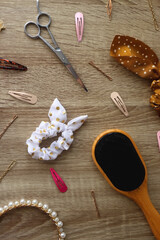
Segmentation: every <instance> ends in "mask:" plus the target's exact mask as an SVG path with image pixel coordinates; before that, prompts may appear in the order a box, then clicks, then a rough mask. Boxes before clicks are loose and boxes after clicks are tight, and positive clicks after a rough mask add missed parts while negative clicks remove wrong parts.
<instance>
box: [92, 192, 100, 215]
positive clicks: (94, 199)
mask: <svg viewBox="0 0 160 240" xmlns="http://www.w3.org/2000/svg"><path fill="white" fill-rule="evenodd" d="M91 196H92V198H93V202H94V205H95V208H96V212H97V217H98V218H100V213H99V209H98V205H97V202H96V198H95V193H94V191H93V190H92V191H91Z"/></svg>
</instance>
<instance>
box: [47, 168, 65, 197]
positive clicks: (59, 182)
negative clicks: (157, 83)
mask: <svg viewBox="0 0 160 240" xmlns="http://www.w3.org/2000/svg"><path fill="white" fill-rule="evenodd" d="M50 172H51V174H52V177H53V180H54V181H55V184H56V185H57V187H58V189H59V191H60V192H62V193H65V192H66V191H67V189H68V188H67V186H66V184H65V183H64V181H63V180H62V178H61V177H60V176H59V175H58V173H57V172H56V171H55V170H54V169H53V168H50Z"/></svg>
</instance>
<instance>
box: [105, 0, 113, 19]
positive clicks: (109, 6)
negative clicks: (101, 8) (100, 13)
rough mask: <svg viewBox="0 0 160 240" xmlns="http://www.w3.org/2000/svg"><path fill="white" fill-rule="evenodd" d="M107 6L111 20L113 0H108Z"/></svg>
mask: <svg viewBox="0 0 160 240" xmlns="http://www.w3.org/2000/svg"><path fill="white" fill-rule="evenodd" d="M106 8H107V14H108V16H109V20H110V21H111V19H112V0H108V2H107V5H106Z"/></svg>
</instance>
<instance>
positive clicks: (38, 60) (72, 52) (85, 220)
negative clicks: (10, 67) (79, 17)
mask: <svg viewBox="0 0 160 240" xmlns="http://www.w3.org/2000/svg"><path fill="white" fill-rule="evenodd" d="M105 5H106V1H104V0H103V1H102V0H81V1H78V0H41V2H40V8H41V10H42V11H46V12H48V13H49V14H50V15H51V16H52V20H53V21H52V24H51V28H50V29H51V31H52V32H53V33H54V36H55V38H56V40H57V42H58V43H59V45H60V47H61V48H62V50H63V51H64V53H65V54H66V56H67V57H68V59H69V60H70V62H71V63H72V64H73V66H74V67H75V69H76V70H77V73H79V75H80V76H81V78H82V80H83V81H84V83H85V84H86V86H87V88H88V89H89V92H88V93H86V92H85V91H84V90H83V89H81V87H80V86H79V85H78V84H77V83H76V82H75V81H74V80H73V78H72V77H71V75H70V74H69V73H68V72H67V70H66V69H65V68H64V67H63V66H62V64H61V63H60V62H59V60H58V59H57V58H56V56H55V55H54V54H53V53H52V51H50V50H49V49H48V48H47V47H46V46H45V45H44V44H43V43H42V42H41V41H40V40H32V39H29V38H28V37H26V35H25V34H24V24H25V23H26V22H27V21H28V20H34V21H35V20H36V16H37V11H36V1H35V0H34V1H33V0H23V1H22V0H1V1H0V13H1V14H0V18H1V19H2V20H3V21H4V22H5V26H6V30H4V31H2V32H0V56H1V57H4V58H7V59H10V60H14V61H16V62H18V63H21V64H24V65H26V66H27V67H28V71H27V72H17V71H7V70H0V131H1V130H2V129H3V128H4V127H5V125H6V124H7V123H8V122H9V121H10V119H12V117H13V115H14V114H18V116H19V118H18V119H17V120H16V122H15V123H14V124H13V125H12V126H11V127H10V128H9V130H8V131H7V132H6V134H5V135H4V136H3V138H2V139H1V140H0V153H1V155H0V174H2V173H3V171H4V170H5V169H6V168H7V166H8V165H9V164H10V162H11V161H12V160H17V164H16V166H15V167H14V169H13V170H12V171H10V172H9V173H8V175H7V176H6V177H5V178H4V179H3V180H2V182H1V183H0V205H2V206H3V205H4V204H5V203H7V202H8V201H11V200H17V199H21V198H25V199H27V198H29V199H34V198H36V199H38V200H40V201H42V202H44V203H48V204H49V206H50V207H51V208H52V209H55V210H56V211H57V212H58V213H59V217H60V219H62V221H63V222H64V230H65V232H66V233H67V238H66V239H69V240H92V239H93V240H120V239H123V240H128V239H132V240H139V239H141V240H152V239H155V238H154V236H153V234H152V233H151V230H150V228H149V226H148V223H147V221H146V220H145V218H144V216H143V213H142V212H141V211H140V209H139V208H138V207H137V206H136V205H135V203H133V202H132V201H131V200H129V199H127V198H125V197H124V196H122V195H120V194H118V193H117V192H115V191H114V190H113V189H112V188H111V187H110V186H109V184H108V183H107V182H106V180H105V179H104V178H103V176H102V175H101V174H100V172H99V171H98V169H97V168H96V167H95V165H94V163H93V161H92V158H91V147H92V143H93V141H94V139H95V137H96V136H97V135H98V134H100V133H101V132H102V131H104V130H107V129H109V128H120V129H122V130H124V131H126V132H128V133H129V134H130V135H131V136H132V138H133V139H134V140H135V142H136V144H137V146H138V148H139V150H140V152H141V154H142V156H143V158H144V160H145V162H146V165H147V168H148V187H149V193H150V197H151V200H152V202H153V204H154V205H155V207H156V208H157V210H159V211H160V153H159V151H158V146H157V139H156V133H157V131H158V130H160V119H159V117H158V116H157V114H156V112H155V111H153V110H152V108H151V107H150V106H149V97H150V95H151V90H150V81H148V80H144V79H141V78H139V77H137V76H136V75H134V74H132V73H130V72H129V71H127V70H126V69H124V68H123V67H122V66H120V65H119V64H118V63H116V62H115V60H114V59H112V58H111V57H110V56H109V49H110V44H111V42H112V39H113V37H114V36H115V35H116V34H125V35H129V36H133V37H137V38H138V39H140V40H142V41H145V43H146V44H148V45H149V46H151V47H152V48H153V49H154V50H155V52H156V53H157V55H158V56H159V57H160V47H159V39H160V32H156V31H155V29H154V26H153V21H152V15H151V11H150V9H149V6H148V2H147V0H144V1H139V0H129V1H128V0H121V1H118V0H114V1H113V15H112V16H113V18H112V21H111V22H110V21H109V20H108V16H107V14H106V8H105ZM153 5H154V9H155V14H156V16H157V20H158V23H159V24H160V14H159V13H160V2H159V1H158V0H153ZM77 11H82V12H83V13H84V16H85V30H84V38H83V42H82V43H78V42H77V38H76V34H75V24H74V14H75V12H77ZM47 39H48V40H49V37H48V36H47ZM89 61H94V62H95V63H96V64H97V65H98V66H99V67H100V68H101V69H103V70H104V71H105V72H106V73H108V74H109V75H110V76H111V77H112V78H113V81H112V82H110V81H109V80H108V79H106V78H105V77H104V76H103V75H101V73H99V72H97V71H96V70H95V69H93V68H92V67H91V66H90V65H89V64H88V62H89ZM8 90H17V91H25V92H30V93H33V94H35V95H37V96H38V102H37V104H36V105H34V106H31V105H28V104H27V103H23V102H20V101H18V100H15V99H13V98H12V97H10V96H9V95H8V94H7V92H8ZM112 91H117V92H119V93H120V95H121V96H122V98H123V99H124V101H125V103H126V105H127V108H128V110H129V113H130V117H129V118H125V117H124V116H123V115H122V114H121V113H120V112H119V110H118V109H117V108H116V107H115V106H114V104H113V103H112V101H111V99H110V94H111V92H112ZM56 97H57V98H58V99H59V100H60V101H61V103H62V104H63V106H64V107H65V108H66V110H67V113H68V119H69V120H70V119H72V118H74V117H76V116H79V115H83V114H88V115H89V118H88V120H87V122H86V123H85V124H84V125H83V126H82V127H81V129H80V130H78V131H77V133H76V134H75V140H74V142H73V144H72V147H71V148H70V150H69V151H67V152H64V153H63V154H62V155H61V156H60V157H59V158H58V159H57V160H56V161H51V162H47V163H46V162H39V161H38V160H34V159H32V158H31V157H30V156H29V155H28V153H27V146H26V144H25V142H26V139H27V138H28V137H29V136H30V135H31V133H32V132H33V131H34V130H35V128H36V127H37V126H38V125H39V123H40V122H41V121H42V120H46V121H48V117H47V114H48V110H49V108H50V105H51V104H52V102H53V100H54V99H55V98H56ZM50 167H53V168H54V169H55V170H56V171H57V172H58V173H59V174H60V175H61V176H62V177H63V179H64V180H65V182H66V184H67V186H68V191H67V192H66V193H65V194H62V193H60V192H59V191H58V189H57V187H56V185H55V184H54V182H53V180H52V178H51V175H50V172H49V168H50ZM92 189H93V190H94V191H95V194H96V200H97V204H98V207H99V211H100V215H101V218H100V219H98V218H97V215H96V211H95V207H94V204H93V200H92V198H91V193H90V192H91V190H92ZM0 239H3V240H11V239H12V240H14V239H17V240H19V239H23V240H28V239H30V240H44V239H46V240H51V239H57V232H56V229H55V227H54V226H53V224H52V222H51V221H50V219H49V218H48V217H47V216H46V215H45V214H43V213H41V212H39V211H38V210H37V209H33V210H32V209H25V208H24V209H18V210H16V211H12V212H10V213H8V214H6V215H5V216H4V217H1V219H0Z"/></svg>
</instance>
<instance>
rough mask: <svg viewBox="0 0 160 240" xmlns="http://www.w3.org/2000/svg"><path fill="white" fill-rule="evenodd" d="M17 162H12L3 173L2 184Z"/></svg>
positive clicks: (0, 177)
mask: <svg viewBox="0 0 160 240" xmlns="http://www.w3.org/2000/svg"><path fill="white" fill-rule="evenodd" d="M16 162H17V161H12V162H11V163H10V165H9V166H8V167H7V169H6V170H5V171H4V172H3V174H2V176H0V182H1V181H2V179H3V178H4V177H5V176H6V175H7V173H8V172H9V171H10V170H11V169H12V168H13V167H14V165H15V164H16Z"/></svg>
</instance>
